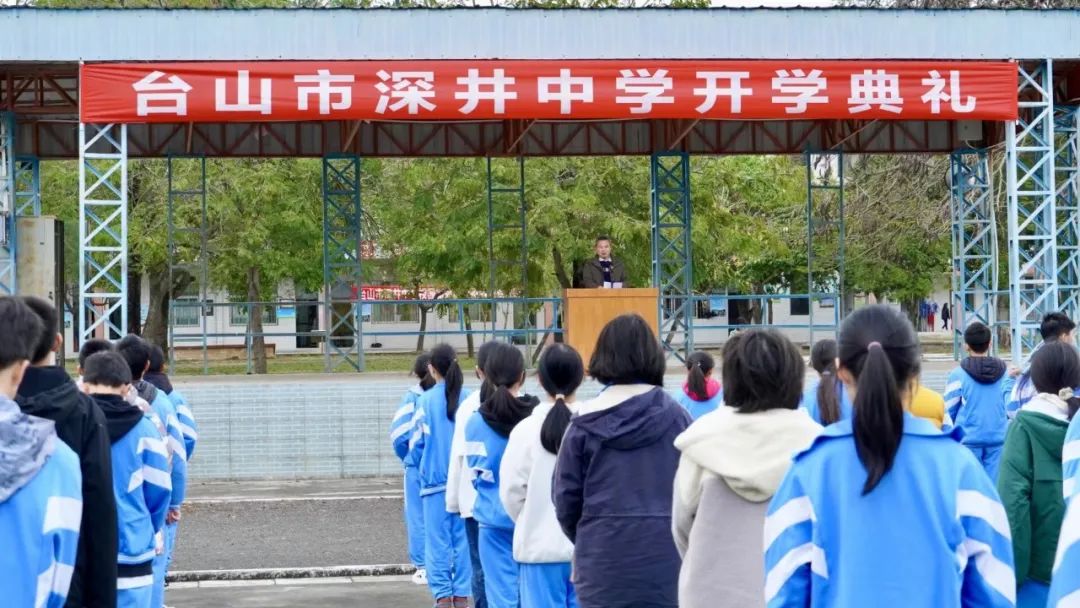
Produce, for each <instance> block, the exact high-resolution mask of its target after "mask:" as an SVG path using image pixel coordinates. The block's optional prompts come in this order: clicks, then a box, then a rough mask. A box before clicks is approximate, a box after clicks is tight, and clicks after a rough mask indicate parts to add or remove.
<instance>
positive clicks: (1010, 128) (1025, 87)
mask: <svg viewBox="0 0 1080 608" xmlns="http://www.w3.org/2000/svg"><path fill="white" fill-rule="evenodd" d="M1019 69H1020V77H1019V86H1018V96H1019V99H1020V104H1019V105H1020V116H1019V118H1018V120H1017V121H1016V122H1010V123H1008V124H1007V125H1006V127H1005V153H1006V160H1005V167H1006V172H1007V183H1008V189H1009V190H1008V194H1009V197H1008V214H1009V217H1008V226H1009V235H1008V236H1009V325H1010V328H1011V331H1012V357H1013V361H1014V363H1019V362H1023V361H1026V360H1027V359H1028V357H1029V356H1030V355H1031V351H1032V349H1033V348H1035V346H1036V344H1037V343H1038V329H1039V324H1040V321H1041V320H1042V317H1043V315H1045V314H1046V313H1048V312H1051V311H1053V310H1056V309H1057V306H1058V282H1057V271H1058V254H1057V244H1056V239H1057V221H1056V220H1057V213H1056V211H1055V203H1056V202H1055V195H1056V188H1055V176H1054V145H1055V140H1054V139H1055V138H1054V91H1053V84H1054V78H1053V63H1052V61H1051V60H1049V59H1047V60H1044V61H1039V62H1037V63H1035V64H1034V65H1032V66H1027V65H1024V64H1021V65H1020V68H1019Z"/></svg>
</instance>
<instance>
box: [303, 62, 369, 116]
mask: <svg viewBox="0 0 1080 608" xmlns="http://www.w3.org/2000/svg"><path fill="white" fill-rule="evenodd" d="M355 80H356V77H355V76H353V75H352V74H341V75H335V74H331V73H330V70H318V71H317V73H315V74H308V75H304V76H297V77H295V78H293V81H294V82H295V83H296V84H298V85H301V86H298V87H296V95H297V100H296V107H297V108H298V109H300V110H305V111H306V110H307V109H308V107H309V104H310V99H311V97H312V96H313V95H314V96H318V99H319V114H323V115H326V114H329V113H330V110H331V109H334V110H348V109H349V108H351V107H352V87H351V86H349V85H351V84H352V83H353V82H354V81H355ZM343 85H344V86H343ZM335 96H336V97H337V101H334V100H333V97H335Z"/></svg>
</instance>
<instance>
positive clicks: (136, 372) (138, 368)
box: [116, 334, 150, 381]
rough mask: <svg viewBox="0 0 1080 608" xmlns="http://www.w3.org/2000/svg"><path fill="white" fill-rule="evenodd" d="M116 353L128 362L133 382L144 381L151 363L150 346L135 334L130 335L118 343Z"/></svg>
mask: <svg viewBox="0 0 1080 608" xmlns="http://www.w3.org/2000/svg"><path fill="white" fill-rule="evenodd" d="M116 352H118V353H120V355H121V356H122V357H124V360H126V361H127V362H128V369H130V370H131V378H132V380H133V381H139V380H142V377H143V374H145V373H146V366H147V364H149V363H150V345H149V344H147V343H146V340H143V339H142V338H140V337H139V336H136V335H135V334H128V335H126V336H124V338H123V339H122V340H120V341H119V342H117V343H116Z"/></svg>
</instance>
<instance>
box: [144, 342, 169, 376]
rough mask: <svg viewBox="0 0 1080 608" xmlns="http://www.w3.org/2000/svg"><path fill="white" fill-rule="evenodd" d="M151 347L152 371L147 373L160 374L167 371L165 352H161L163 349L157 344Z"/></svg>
mask: <svg viewBox="0 0 1080 608" xmlns="http://www.w3.org/2000/svg"><path fill="white" fill-rule="evenodd" d="M147 345H149V346H150V369H149V370H147V371H151V372H160V371H164V369H165V351H163V350H161V347H160V346H158V345H157V344H151V343H149V342H147Z"/></svg>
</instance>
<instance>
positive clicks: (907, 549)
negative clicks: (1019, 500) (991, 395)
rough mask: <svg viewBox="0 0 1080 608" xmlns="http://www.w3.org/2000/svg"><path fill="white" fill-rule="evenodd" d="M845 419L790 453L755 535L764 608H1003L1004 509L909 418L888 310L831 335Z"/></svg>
mask: <svg viewBox="0 0 1080 608" xmlns="http://www.w3.org/2000/svg"><path fill="white" fill-rule="evenodd" d="M839 359H840V365H839V369H838V373H839V374H840V377H841V378H842V379H843V380H844V383H845V385H847V386H848V387H851V388H853V390H854V402H855V407H854V415H853V417H852V419H851V420H845V421H841V422H838V423H835V424H833V425H831V426H829V427H826V428H825V430H824V431H823V433H822V434H821V435H820V436H819V437H818V438H817V440H815V441H814V443H813V444H812V445H811V446H810V447H809V448H808V449H806V450H805V451H803V452H802V453H800V454H799V455H798V456H796V457H795V462H794V463H793V464H792V465H791V468H790V469H788V472H787V475H786V476H785V477H784V481H783V482H781V484H780V488H779V489H778V490H777V492H776V495H775V496H774V497H773V500H772V502H771V504H770V505H769V510H768V514H767V516H766V519H765V526H764V537H763V538H764V546H765V573H766V574H765V599H766V605H767V606H768V608H782V607H783V608H789V607H790V608H794V607H796V606H797V607H799V608H825V607H828V608H867V607H874V606H881V607H890V608H891V607H898V606H905V607H906V606H911V607H913V608H914V607H916V606H918V607H920V608H922V607H930V606H933V608H960V607H964V608H967V607H972V608H974V607H979V608H1010V607H1011V606H1013V605H1014V603H1015V601H1016V581H1015V579H1014V576H1013V555H1012V543H1011V541H1010V532H1009V522H1008V519H1007V517H1006V514H1005V509H1004V507H1003V506H1002V504H1001V501H1000V500H999V498H998V493H997V491H996V490H995V488H994V485H993V483H992V482H991V481H990V478H988V477H987V476H986V473H985V472H984V471H983V470H982V467H981V466H980V465H979V463H978V462H977V461H976V460H975V457H974V456H973V455H972V454H971V451H969V450H968V449H966V448H964V447H963V446H961V445H960V444H959V443H957V442H956V440H955V438H954V437H952V436H950V435H948V434H944V433H942V432H941V431H940V430H938V429H937V428H935V427H934V425H933V424H932V423H930V422H929V421H927V420H924V419H921V418H916V417H914V416H912V415H911V414H910V413H909V412H908V411H907V410H908V408H909V407H910V404H911V399H912V393H913V391H914V389H915V387H916V385H917V382H918V375H919V366H920V362H921V354H920V351H919V344H918V340H917V338H916V336H915V331H914V329H912V327H911V323H910V322H908V320H907V318H906V317H904V316H903V314H901V313H900V312H899V311H896V310H894V309H891V308H889V307H887V306H881V305H876V306H868V307H865V308H861V309H859V310H857V311H855V312H854V313H852V314H851V315H849V316H848V317H847V319H845V320H844V323H843V325H841V327H840V337H839Z"/></svg>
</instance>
